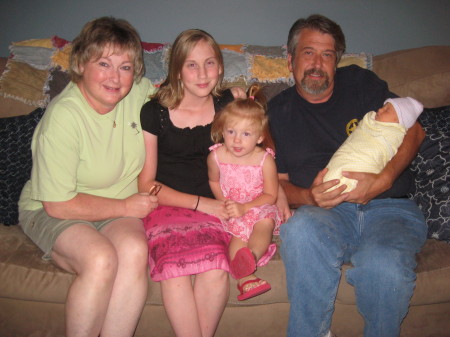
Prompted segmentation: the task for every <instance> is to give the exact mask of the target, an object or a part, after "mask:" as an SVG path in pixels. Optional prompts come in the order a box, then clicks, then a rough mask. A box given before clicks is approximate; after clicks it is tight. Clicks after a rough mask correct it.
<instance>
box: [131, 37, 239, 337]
mask: <svg viewBox="0 0 450 337" xmlns="http://www.w3.org/2000/svg"><path fill="white" fill-rule="evenodd" d="M223 70H224V68H223V59H222V54H221V51H220V49H219V46H218V45H217V43H216V42H215V41H214V39H213V38H212V37H211V36H210V35H209V34H208V33H206V32H204V31H202V30H197V29H190V30H187V31H184V32H182V33H181V34H180V35H179V36H178V37H177V39H176V40H175V42H174V43H173V45H172V49H171V52H170V57H169V72H168V76H167V79H166V80H165V81H164V83H163V84H162V85H161V88H160V90H159V91H158V92H157V94H156V95H155V96H154V98H153V99H152V100H151V101H150V102H148V103H146V104H145V105H144V107H143V108H142V112H141V123H142V128H143V130H144V140H145V148H146V154H147V156H146V161H145V165H144V169H143V171H142V173H141V174H140V176H139V190H140V191H141V192H145V191H148V190H149V189H150V187H151V186H153V185H154V184H155V182H158V183H161V184H163V187H162V189H161V191H160V192H159V194H158V198H159V203H160V204H161V205H164V206H162V207H161V206H160V207H159V208H158V209H157V210H155V211H154V212H153V213H152V214H151V215H150V216H148V217H147V218H146V219H145V220H144V226H145V228H146V231H147V235H148V240H149V248H150V253H149V257H150V260H149V264H150V276H151V277H152V279H153V280H154V281H161V291H162V298H163V303H164V306H165V309H166V312H167V314H168V317H169V320H170V322H171V324H172V327H173V329H174V331H175V333H176V335H177V336H179V337H180V336H202V337H208V336H213V335H214V332H215V330H216V327H217V324H218V322H219V319H220V317H221V315H222V313H223V310H224V308H225V305H226V302H227V299H228V293H229V289H228V288H229V281H228V273H227V272H228V270H229V267H228V248H227V247H228V242H229V239H230V238H229V235H228V234H227V233H225V232H224V230H223V228H222V226H221V223H220V220H219V219H218V218H217V217H222V218H226V217H227V214H226V211H225V208H224V202H222V201H218V200H215V199H213V198H214V196H213V194H212V192H211V189H210V188H209V184H208V172H207V165H206V158H207V156H208V153H209V150H208V148H209V146H211V145H212V144H213V143H212V141H211V135H210V133H211V123H212V121H213V119H214V115H215V113H216V112H218V111H219V110H220V109H221V108H222V107H223V106H224V105H225V104H226V103H228V102H230V101H231V100H233V96H239V95H245V93H244V92H243V91H242V90H234V93H233V94H232V92H231V91H230V90H225V91H222V90H221V89H220V86H221V82H222V78H223ZM191 275H195V281H194V283H192V280H191Z"/></svg>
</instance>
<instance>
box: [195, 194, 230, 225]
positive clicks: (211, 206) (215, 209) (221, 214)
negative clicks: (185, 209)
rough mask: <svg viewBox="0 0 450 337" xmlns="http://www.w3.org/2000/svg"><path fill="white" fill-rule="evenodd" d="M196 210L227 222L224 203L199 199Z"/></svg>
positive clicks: (227, 216)
mask: <svg viewBox="0 0 450 337" xmlns="http://www.w3.org/2000/svg"><path fill="white" fill-rule="evenodd" d="M197 210H199V211H202V212H203V213H207V214H210V215H214V216H216V217H218V218H219V219H223V220H228V219H229V218H230V217H229V215H228V212H227V210H226V209H225V203H224V202H223V201H220V200H216V199H210V198H204V197H200V200H199V202H198V206H197Z"/></svg>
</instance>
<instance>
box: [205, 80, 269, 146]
mask: <svg viewBox="0 0 450 337" xmlns="http://www.w3.org/2000/svg"><path fill="white" fill-rule="evenodd" d="M229 117H238V118H241V119H246V120H249V121H251V122H253V123H254V124H255V125H256V126H257V128H258V129H259V131H260V133H261V136H262V137H263V141H262V143H261V144H260V146H262V147H263V148H267V147H268V148H271V149H273V150H275V144H274V142H273V138H272V135H271V134H270V128H269V118H268V116H267V114H266V97H265V96H264V93H263V92H262V87H260V86H259V85H258V84H253V85H251V86H250V88H249V89H248V91H247V98H244V99H242V98H241V99H235V100H234V101H232V102H230V103H228V104H227V105H226V106H225V107H224V108H223V109H222V111H220V113H218V114H216V116H215V118H214V121H213V123H212V126H211V139H212V141H213V142H214V143H222V142H223V141H224V140H223V129H224V126H225V123H226V121H227V120H228V118H229Z"/></svg>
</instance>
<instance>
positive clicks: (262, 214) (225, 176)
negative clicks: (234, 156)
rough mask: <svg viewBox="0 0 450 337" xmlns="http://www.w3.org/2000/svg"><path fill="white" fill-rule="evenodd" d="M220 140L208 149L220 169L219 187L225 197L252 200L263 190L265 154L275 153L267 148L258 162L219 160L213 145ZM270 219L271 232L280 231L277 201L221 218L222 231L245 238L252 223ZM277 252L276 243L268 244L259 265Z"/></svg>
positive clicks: (245, 239) (243, 201) (216, 145)
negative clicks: (271, 223) (273, 223)
mask: <svg viewBox="0 0 450 337" xmlns="http://www.w3.org/2000/svg"><path fill="white" fill-rule="evenodd" d="M220 146H222V144H215V145H213V146H211V147H210V148H209V149H210V150H211V151H213V153H214V158H215V160H216V163H217V165H218V167H219V172H220V188H221V190H222V193H223V195H224V196H225V198H227V199H231V200H233V201H236V202H240V203H246V202H249V201H252V200H254V199H255V198H257V197H258V196H260V195H261V194H262V192H263V187H264V181H263V170H262V167H263V164H264V161H265V159H266V157H267V155H269V154H270V155H271V156H272V157H274V156H275V154H274V152H273V150H272V149H269V148H267V149H266V152H265V153H264V156H263V158H262V160H261V163H260V164H259V165H237V164H227V163H221V162H220V161H219V159H218V158H217V152H216V149H217V148H218V147H220ZM263 219H273V220H274V222H275V228H274V231H273V234H274V235H279V233H280V226H281V223H282V216H281V213H280V211H279V209H278V207H277V206H276V205H268V204H266V205H262V206H258V207H252V208H251V209H250V210H249V211H248V212H247V213H246V214H244V215H243V216H241V217H239V218H231V219H229V220H222V225H223V226H224V229H225V231H227V232H228V233H230V234H232V235H233V236H236V237H239V238H241V239H242V240H243V241H245V242H247V241H248V239H249V237H250V234H251V233H252V231H253V226H254V225H255V223H257V222H258V221H260V220H263ZM275 252H276V245H275V244H271V245H270V246H269V248H268V250H267V252H266V253H265V254H264V256H263V257H262V258H261V259H260V260H259V261H258V264H257V265H258V266H263V265H265V264H267V263H268V262H269V260H270V259H271V258H272V256H273V255H274V254H275Z"/></svg>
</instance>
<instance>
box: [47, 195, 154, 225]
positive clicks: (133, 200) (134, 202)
mask: <svg viewBox="0 0 450 337" xmlns="http://www.w3.org/2000/svg"><path fill="white" fill-rule="evenodd" d="M42 204H43V206H44V209H45V211H46V212H47V213H48V215H50V216H51V217H54V218H58V219H80V220H86V221H101V220H105V219H112V218H120V217H136V218H143V217H145V216H147V214H149V213H150V212H151V211H152V210H153V209H154V208H156V207H157V206H158V198H156V197H154V196H149V195H144V194H133V195H131V196H130V197H128V198H126V199H112V198H105V197H99V196H95V195H90V194H85V193H78V194H77V195H76V196H75V197H74V198H72V199H70V200H67V201H58V202H54V201H43V202H42Z"/></svg>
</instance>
